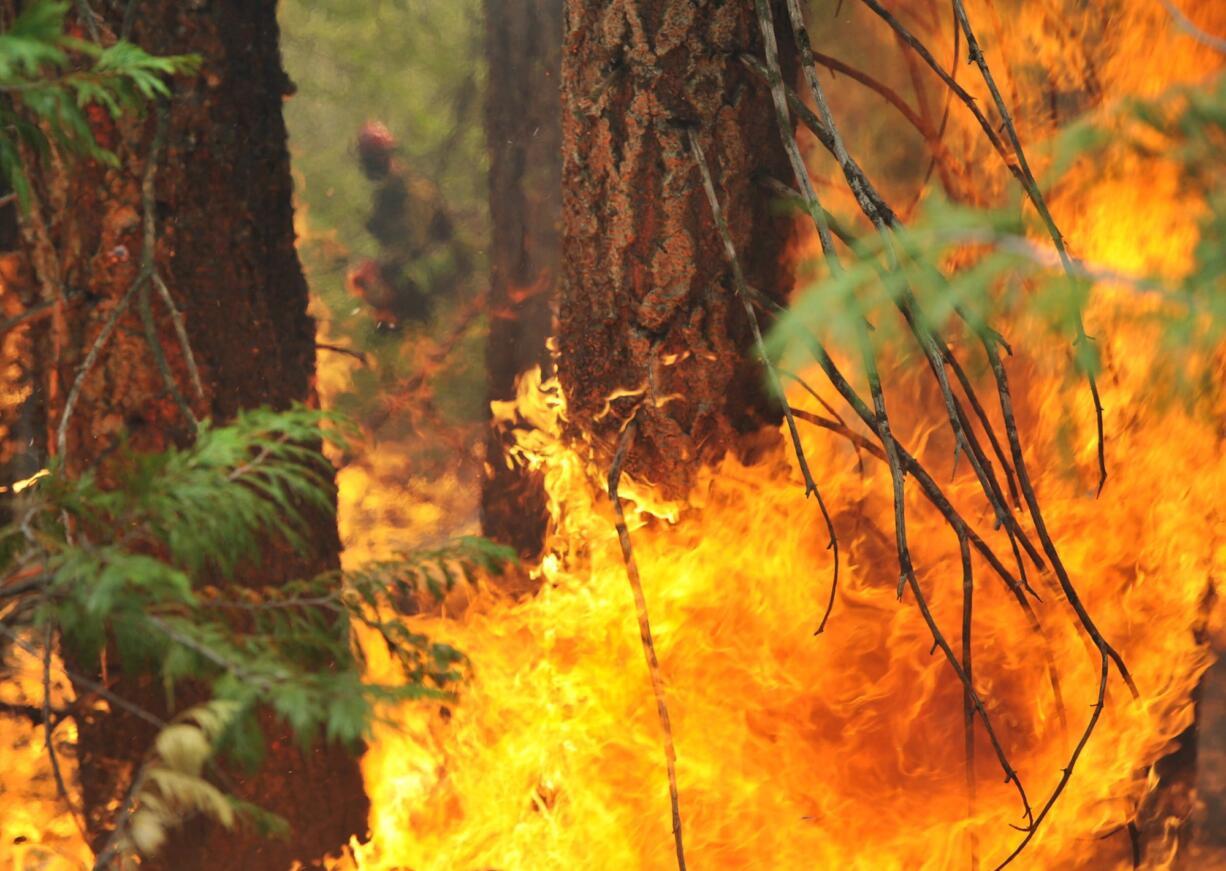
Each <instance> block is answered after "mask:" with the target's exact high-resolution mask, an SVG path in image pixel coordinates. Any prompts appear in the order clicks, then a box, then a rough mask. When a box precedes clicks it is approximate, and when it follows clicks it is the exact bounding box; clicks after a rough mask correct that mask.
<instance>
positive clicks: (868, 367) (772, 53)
mask: <svg viewBox="0 0 1226 871" xmlns="http://www.w3.org/2000/svg"><path fill="white" fill-rule="evenodd" d="M755 8H756V10H757V15H758V22H759V26H760V29H761V31H762V36H763V43H764V46H765V55H766V67H767V74H768V77H769V78H768V81H769V82H770V86H771V96H772V101H773V103H774V105H775V110H776V116H777V117H778V119H779V126H780V134H781V136H782V137H783V139H784V146H785V148H787V149H788V151H789V154H791V153H792V151H793V150H794V147H795V143H794V140H792V137H791V122H790V118H789V117H788V101H787V94H786V91H785V89H784V87H783V83H782V76H781V73H780V67H779V59H778V48H777V42H776V38H775V31H774V24H773V21H772V14H771V10H770V5H769V3H768V2H767V0H755ZM788 8H789V14H790V15H791V16H792V19H793V32H794V33H795V35H796V37H797V43H798V46H799V47H800V49H801V52H802V57H804V59H805V61H806V62H805V70H806V77H807V78H809V81H810V86H811V89H812V90H813V95H814V98H815V100H816V102H817V104H818V107H819V109H820V110H821V112H822V116H823V117H822V120H823V122H824V123H823V124H822V126H823V127H824V128H825V129H826V130H827V131H828V132H829V140H830V145H831V146H832V150H833V152H834V154H835V157H836V159H837V160H838V161H839V164H840V166H841V167H844V175H845V177H846V178H847V181H848V184H849V186H850V187H851V189H852V192H853V194H854V195H855V197H856V200H857V202H858V203H859V204H860V206H861V209H862V210H863V211H864V212H865V214H866V215H868V216H869V217H870V219H872V220H873V222H874V224H875V225H877V226H878V227H879V228H880V227H881V225H883V224H885V223H886V218H885V217H884V216H883V215H881V214H880V213H878V212H877V210H876V208H875V203H874V201H873V196H872V193H871V192H870V189H869V188H868V187H867V186H866V185H864V184H863V175H862V173H850V172H848V171H847V168H848V167H852V166H854V164H853V163H852V162H851V160H850V158H849V157H848V155H847V152H846V149H845V148H844V146H843V143H842V140H841V138H840V137H839V135H838V131H837V129H836V128H835V126H834V123H833V118H832V116H831V113H830V110H829V107H828V106H827V105H826V103H825V98H824V95H823V93H822V90H821V86H820V83H818V82H817V78H816V71H815V68H814V67H813V64H812V57H811V52H809V53H808V54H807V55H806V53H805V45H806V44H807V43H808V36H807V33H806V32H805V30H804V23H803V16H802V13H801V10H800V7H799V5H798V4H797V3H796V2H795V0H789V2H788ZM789 141H791V147H789V145H788V143H789ZM793 169H794V171H795V174H796V179H797V183H798V184H799V185H800V188H801V191H802V194H803V195H804V197H805V200H806V203H807V204H808V205H809V212H810V214H811V215H812V217H813V219H814V222H815V223H816V224H817V230H818V237H819V239H820V241H821V244H822V251H823V254H824V255H825V257H826V261H827V263H828V264H829V267H830V270H831V272H832V274H835V275H837V274H839V273H840V272H841V271H842V267H841V265H840V263H839V260H838V255H837V253H836V252H835V250H834V245H833V241H832V239H831V236H830V231H829V227H828V226H827V224H826V222H825V221H824V218H823V210H822V209H821V205H820V202H818V201H817V198H816V194H815V193H814V191H813V185H812V183H811V181H810V179H809V177H808V169H807V167H805V165H804V163H803V161H800V162H796V161H793ZM857 169H858V167H857ZM890 220H893V219H892V215H891V219H890ZM858 323H859V322H858ZM858 334H859V335H858V341H859V345H860V352H861V356H862V360H863V365H864V368H865V372H866V374H867V376H868V382H869V388H870V393H871V394H872V399H873V406H874V414H873V417H872V420H873V423H872V424H870V426H871V428H872V429H873V430H874V431H875V432H876V433H877V434H878V437H879V438H880V439H881V442H882V446H883V448H884V450H885V454H886V459H887V462H888V464H889V467H890V477H891V480H892V482H893V493H894V521H895V522H894V527H895V539H896V544H897V550H898V560H899V568H900V572H901V574H900V578H899V596H900V597H901V595H902V589H903V587H904V585H906V586H910V588H911V591H912V594H913V595H914V596H915V599H916V603H917V605H918V606H919V608H920V613H921V614H922V615H923V618H924V621H925V623H927V625H928V628H929V631H930V632H931V633H932V636H933V639H934V641H935V642H936V645H937V646H939V647H940V648H941V650H942V652H943V653H944V654H945V657H946V660H947V661H948V662H949V664H950V666H951V667H952V668H953V670H954V672H955V674H957V676H958V678H959V680H960V681H961V682H962V684H963V686H964V687H965V689H966V692H967V693H968V694H969V695H970V697H971V699H972V701H973V703H974V708H975V710H976V712H978V714H979V715H980V718H981V720H983V723H984V729H985V731H986V732H987V734H988V737H989V739H990V741H991V743H992V745H993V749H994V750H995V752H996V756H997V759H998V761H999V762H1000V765H1001V767H1002V769H1003V770H1004V773H1005V779H1006V781H1008V782H1011V783H1012V784H1013V785H1014V787H1015V788H1016V789H1017V792H1018V795H1019V798H1020V799H1021V802H1022V806H1023V809H1024V811H1025V814H1026V817H1027V819H1028V821H1030V822H1033V819H1034V816H1033V811H1032V809H1031V806H1030V801H1029V799H1028V798H1027V795H1026V791H1025V788H1024V786H1023V785H1022V782H1021V779H1020V778H1019V777H1018V775H1017V772H1016V771H1015V770H1014V768H1013V766H1012V764H1011V763H1010V762H1009V759H1008V756H1007V754H1006V753H1005V751H1004V747H1003V746H1002V744H1001V743H1000V740H999V738H998V737H997V735H996V731H995V729H994V727H993V726H992V724H991V720H990V718H989V717H988V716H987V710H986V708H985V707H984V705H983V703H982V700H981V699H980V698H979V695H978V693H977V692H976V690H975V688H974V686H973V685H972V684H971V683H970V681H969V679H968V678H967V676H966V674H965V672H964V671H963V669H962V666H961V663H960V662H959V661H958V658H957V656H956V655H955V654H954V652H953V649H952V648H951V647H950V646H949V643H948V642H947V641H946V640H945V638H944V635H943V634H942V633H941V630H940V628H939V627H938V626H937V624H936V621H935V619H934V618H933V616H932V613H931V611H930V610H929V608H928V604H927V601H926V599H925V598H924V594H923V591H922V590H921V588H920V586H919V581H918V579H917V578H916V575H915V571H914V567H913V565H912V562H911V557H910V551H909V548H908V545H907V537H906V508H905V500H904V496H903V475H904V473H903V470H902V466H901V462H900V459H899V452H898V445H897V442H896V440H895V438H894V436H893V434H892V432H891V427H890V421H889V415H888V413H887V411H886V406H885V397H884V393H883V391H882V388H881V379H880V375H879V374H878V371H877V363H876V359H875V357H874V354H873V350H872V345H871V342H870V341H869V339H868V335H867V327H866V325H861V326H860V327H859V329H858ZM926 350H929V351H931V350H932V347H931V345H929V346H927V348H926ZM823 356H825V357H826V360H827V362H831V361H829V357H828V355H825V354H823ZM831 365H832V362H831ZM937 368H939V369H941V374H942V375H943V368H941V366H940V364H938V366H937ZM827 374H829V371H828V373H827ZM946 386H947V385H946ZM955 419H956V418H955ZM963 441H964V442H965V438H964V439H963ZM989 498H990V493H989Z"/></svg>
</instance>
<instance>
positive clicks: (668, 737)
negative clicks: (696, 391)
mask: <svg viewBox="0 0 1226 871" xmlns="http://www.w3.org/2000/svg"><path fill="white" fill-rule="evenodd" d="M637 429H638V423H637V419H636V418H631V420H630V422H629V423H628V424H627V425H626V428H625V429H624V430H623V431H622V434H621V438H620V439H619V440H618V443H617V451H616V453H615V454H614V455H613V465H612V467H611V468H610V470H609V501H611V502H612V503H613V510H614V511H615V512H616V513H617V538H618V541H619V542H620V543H621V549H622V559H623V560H624V561H625V563H626V577H627V579H628V580H629V581H630V589H631V591H632V592H633V593H634V608H635V613H636V614H637V615H638V622H639V638H640V640H641V641H642V643H643V654H644V656H646V658H647V670H648V672H649V673H650V675H651V688H652V691H653V692H654V693H655V697H656V713H657V714H658V716H659V718H660V728H661V730H663V732H664V760H665V764H666V765H667V767H668V797H669V801H670V803H671V804H672V813H673V844H674V846H675V847H676V851H677V869H678V871H685V845H684V844H683V842H682V838H681V799H680V796H679V793H678V791H677V750H676V748H675V747H674V745H673V727H672V724H671V722H670V721H669V717H668V705H667V703H666V701H665V698H664V678H663V675H662V674H661V672H660V661H659V659H658V658H657V657H656V647H655V643H654V642H653V641H652V638H651V621H650V619H649V618H648V616H647V597H646V596H644V595H643V582H642V580H641V579H640V578H639V569H638V564H637V563H636V562H635V560H634V550H633V548H632V547H631V545H630V530H629V529H628V528H627V527H626V514H625V511H624V510H623V509H622V502H621V497H619V496H618V493H617V485H618V483H619V482H620V481H621V474H622V465H623V464H624V463H625V461H626V454H627V453H629V451H630V445H631V443H632V442H633V441H634V436H635V431H636V430H637Z"/></svg>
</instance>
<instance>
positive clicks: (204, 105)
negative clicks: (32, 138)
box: [25, 0, 366, 869]
mask: <svg viewBox="0 0 1226 871" xmlns="http://www.w3.org/2000/svg"><path fill="white" fill-rule="evenodd" d="M103 5H104V6H105V7H106V8H107V9H109V10H111V11H109V12H105V13H102V14H100V15H99V16H98V17H97V18H96V20H95V21H94V23H93V26H92V27H83V28H82V30H83V33H84V32H91V33H97V34H98V36H99V38H100V39H101V40H102V41H103V42H104V43H106V42H110V41H113V40H114V39H116V38H118V37H121V36H122V37H126V38H129V39H131V40H132V41H133V42H136V43H137V44H139V45H141V46H142V47H143V48H145V49H146V50H147V51H150V52H152V53H154V54H158V55H170V54H185V53H192V54H197V55H199V56H200V57H201V58H202V60H203V64H202V67H201V71H200V73H199V74H198V75H196V76H194V77H190V78H187V77H184V78H181V79H179V80H177V81H176V83H175V87H174V92H175V93H174V96H173V99H172V100H171V101H170V102H169V105H168V106H166V107H161V108H159V109H158V110H157V111H156V112H151V113H149V114H147V115H146V117H144V118H141V119H136V120H133V121H126V120H125V121H124V122H123V123H121V124H119V125H117V126H116V125H111V124H109V123H107V122H105V121H103V120H102V116H100V115H99V116H98V117H99V120H98V130H97V134H98V136H99V139H100V141H101V142H102V144H103V145H105V146H106V147H108V148H110V149H111V150H113V151H114V152H115V153H116V154H117V155H118V156H119V161H118V168H114V169H103V168H101V167H99V166H97V165H77V166H70V167H68V168H67V169H65V168H63V167H60V166H43V167H41V168H40V170H39V171H38V172H36V173H32V175H35V176H38V177H40V184H39V191H38V196H37V198H36V203H35V206H34V208H33V209H32V211H31V213H30V216H29V219H28V220H27V221H26V222H25V235H26V243H27V244H26V248H27V250H28V251H29V252H30V260H31V262H32V263H33V266H34V272H35V276H36V279H35V281H36V285H37V287H38V295H39V296H40V298H41V299H40V302H39V304H42V305H47V306H51V307H53V309H54V318H53V319H52V321H51V323H49V324H48V325H47V335H46V336H45V337H44V338H43V339H42V340H40V342H39V349H40V350H41V351H43V352H44V354H45V359H43V360H40V364H41V367H42V369H43V370H44V375H45V377H44V378H43V380H42V383H40V384H38V385H37V386H36V389H38V390H41V391H42V393H41V397H40V399H41V400H42V401H44V402H45V403H46V407H47V410H48V417H49V427H50V437H49V438H48V440H47V441H48V442H49V443H50V445H51V447H52V450H53V451H54V452H56V453H62V454H63V455H64V459H65V461H66V462H67V463H68V465H69V467H70V468H72V469H76V470H83V469H87V468H93V469H95V470H97V472H98V474H99V475H100V476H101V478H102V479H103V480H104V481H105V480H106V476H107V460H108V458H109V457H110V456H112V455H113V452H114V451H115V449H116V448H117V447H118V446H119V445H120V444H121V442H126V443H127V444H128V445H129V446H131V447H133V448H136V449H139V450H158V449H162V448H165V447H167V446H169V445H170V444H174V443H181V442H182V441H183V440H184V439H186V438H187V437H188V436H189V434H190V432H191V430H192V423H193V422H194V419H202V418H205V417H208V418H212V419H214V420H218V421H224V420H227V419H230V418H232V417H233V416H234V415H235V414H236V413H237V412H238V411H240V410H242V409H245V408H252V407H256V406H262V405H268V406H273V407H281V408H284V407H287V406H288V405H289V404H290V403H292V402H295V401H307V400H309V399H311V398H312V395H313V388H312V378H313V372H314V323H313V321H312V320H311V318H310V317H308V315H307V313H306V307H307V287H306V283H305V280H304V278H303V275H302V272H301V269H300V266H299V263H298V259H297V254H296V251H295V248H294V233H293V224H292V217H293V216H292V205H291V193H292V190H291V184H292V182H291V178H290V172H289V157H288V153H287V150H286V131H285V126H284V122H283V120H282V117H281V103H282V100H283V99H284V98H285V97H286V96H287V95H288V94H290V93H291V92H292V85H291V83H290V82H289V80H288V78H287V77H286V75H285V73H284V71H283V70H282V68H281V64H280V58H279V54H278V36H279V34H278V28H277V22H276V3H275V2H272V0H260V2H249V3H218V4H207V5H202V4H186V3H179V2H174V0H158V2H147V3H144V4H141V5H140V6H139V12H138V13H137V14H133V10H134V9H136V8H137V7H135V6H134V4H126V3H113V4H103ZM314 533H315V534H314V535H313V536H312V539H313V540H314V541H315V542H316V543H317V545H318V547H317V549H316V551H315V552H314V553H295V552H293V551H292V550H291V549H290V548H288V547H287V546H285V545H283V544H278V543H276V542H271V541H270V542H269V543H268V544H267V546H266V547H265V548H264V549H263V554H264V556H263V558H262V559H261V562H260V564H259V565H252V566H248V567H247V568H246V569H244V570H243V571H242V572H241V573H240V577H239V578H238V579H237V580H238V582H240V583H252V584H256V583H258V584H261V585H267V584H270V583H278V582H283V581H286V580H290V579H293V578H297V577H304V576H310V575H314V574H316V573H318V572H320V571H323V570H327V569H332V568H335V567H336V566H337V564H338V558H337V555H338V551H339V541H338V537H337V533H336V529H335V524H334V523H333V522H332V521H331V519H330V518H324V517H319V518H318V519H317V521H316V529H315V530H314ZM75 666H76V668H77V670H78V671H88V670H90V669H95V668H96V667H97V666H96V664H91V663H76V664H75ZM101 677H102V678H103V681H104V682H105V683H107V685H108V687H109V688H110V689H111V690H112V691H114V692H115V693H116V694H118V695H120V696H123V697H126V698H127V699H129V700H131V701H133V702H134V703H136V704H137V705H139V706H141V707H143V708H146V709H147V710H149V711H152V712H154V713H155V714H157V715H158V716H160V717H162V718H168V717H169V716H170V715H172V714H173V712H172V711H170V710H168V709H167V699H166V694H165V692H164V691H163V689H162V688H161V686H160V685H156V683H155V682H154V681H151V680H148V679H143V678H142V679H138V678H135V677H129V676H125V675H124V674H123V663H122V662H118V661H116V660H115V659H114V658H112V659H111V661H110V662H107V663H104V664H103V670H102V674H101ZM78 689H79V693H80V695H81V700H80V703H79V704H78V708H77V710H78V715H77V724H78V729H79V759H80V778H81V788H82V791H83V798H84V802H85V808H86V818H87V825H88V828H89V833H90V836H91V839H92V840H93V844H94V847H95V848H96V849H97V848H99V847H100V846H101V845H102V843H103V842H105V841H106V839H107V834H108V831H107V830H108V828H109V827H110V825H111V824H112V823H111V820H110V817H111V815H112V814H113V805H114V803H115V801H116V800H117V799H118V797H119V795H120V794H121V792H123V791H125V790H126V789H127V788H128V783H129V781H130V778H131V776H132V774H133V772H134V770H135V769H136V767H137V766H138V765H139V764H140V762H141V760H142V758H143V756H144V754H145V753H146V752H147V751H148V748H149V746H150V742H151V740H152V737H153V735H154V733H155V732H156V729H155V728H153V727H151V726H149V725H148V723H146V722H145V721H143V720H141V719H140V718H137V717H134V716H131V715H130V714H127V713H125V712H123V711H120V710H117V709H115V708H114V707H112V708H111V709H110V710H108V711H106V712H105V713H103V712H101V711H99V710H97V706H96V705H94V704H93V703H91V699H90V693H89V690H88V688H87V687H84V686H82V687H79V688H78ZM190 696H191V692H184V691H180V692H179V693H178V694H177V698H176V702H177V705H178V707H179V708H182V707H184V706H189V705H190V704H191V703H192V701H193V699H192V698H191V697H190ZM266 722H268V723H269V725H270V726H272V722H271V720H267V721H266ZM283 732H284V730H282V729H281V728H280V727H279V726H272V731H271V733H270V734H271V737H272V740H271V741H270V753H269V759H268V761H267V763H266V764H265V767H264V769H263V770H262V772H261V773H260V774H258V775H255V776H251V777H246V776H242V775H240V774H234V775H232V776H231V778H230V780H228V781H227V784H226V786H227V788H230V789H233V791H234V792H236V793H237V794H238V795H239V796H240V797H242V798H245V799H247V800H250V801H255V802H258V803H259V804H260V805H261V806H263V807H265V808H268V809H270V810H272V811H273V812H275V813H277V814H279V815H281V816H283V817H285V818H286V819H287V820H288V822H289V823H290V825H291V827H292V829H293V836H292V838H290V839H287V840H283V841H268V840H265V839H263V838H262V837H261V836H259V835H257V834H255V833H254V832H251V831H247V832H243V833H238V832H223V831H222V830H220V829H219V828H217V827H215V826H212V825H206V824H202V823H201V822H200V821H194V822H193V823H192V824H190V825H188V826H185V827H184V828H183V829H181V830H179V831H178V832H176V833H174V835H173V836H172V838H171V840H170V843H169V845H168V847H167V849H166V850H165V851H164V853H163V855H162V856H161V857H159V864H161V865H162V867H168V868H177V869H178V868H205V867H210V868H211V867H225V868H236V869H237V868H250V869H255V868H260V869H263V868H281V867H288V866H289V865H290V864H291V863H292V861H293V860H294V859H297V858H303V859H312V858H314V857H318V856H320V855H321V854H323V853H324V852H327V851H331V850H334V849H336V848H337V847H339V846H340V845H341V844H343V843H344V842H345V841H346V840H347V839H348V838H349V836H350V835H351V834H353V833H355V832H360V831H362V830H364V828H365V815H366V801H365V798H364V795H363V792H362V786H361V778H360V773H359V771H358V767H357V764H356V762H355V761H354V760H353V759H352V758H350V757H349V755H348V754H347V753H345V752H343V751H342V750H341V749H340V748H329V749H324V750H319V751H317V752H314V753H309V754H304V753H302V752H300V751H299V750H298V749H296V747H295V746H294V745H292V744H291V742H290V741H289V739H288V737H287V735H285V734H283ZM146 864H148V863H146Z"/></svg>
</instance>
